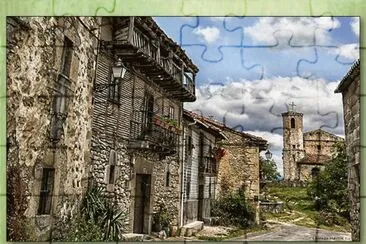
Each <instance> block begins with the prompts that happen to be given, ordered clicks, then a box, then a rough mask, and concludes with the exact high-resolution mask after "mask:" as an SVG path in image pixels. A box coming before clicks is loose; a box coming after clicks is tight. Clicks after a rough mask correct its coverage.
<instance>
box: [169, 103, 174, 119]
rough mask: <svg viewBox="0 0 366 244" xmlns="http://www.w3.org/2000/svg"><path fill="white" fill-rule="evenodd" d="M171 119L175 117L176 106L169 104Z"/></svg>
mask: <svg viewBox="0 0 366 244" xmlns="http://www.w3.org/2000/svg"><path fill="white" fill-rule="evenodd" d="M168 116H169V119H174V107H173V106H169V115H168Z"/></svg>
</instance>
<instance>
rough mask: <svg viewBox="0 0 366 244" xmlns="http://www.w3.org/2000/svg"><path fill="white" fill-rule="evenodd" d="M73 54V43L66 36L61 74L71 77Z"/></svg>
mask: <svg viewBox="0 0 366 244" xmlns="http://www.w3.org/2000/svg"><path fill="white" fill-rule="evenodd" d="M72 53H73V43H72V41H70V39H69V38H67V37H66V36H65V37H64V47H63V50H62V64H61V74H63V75H65V76H67V77H69V76H70V69H71V61H72Z"/></svg>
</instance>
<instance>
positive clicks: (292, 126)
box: [291, 118, 295, 128]
mask: <svg viewBox="0 0 366 244" xmlns="http://www.w3.org/2000/svg"><path fill="white" fill-rule="evenodd" d="M291 128H295V119H294V118H291Z"/></svg>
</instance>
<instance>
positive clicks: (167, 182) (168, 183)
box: [165, 165, 170, 186]
mask: <svg viewBox="0 0 366 244" xmlns="http://www.w3.org/2000/svg"><path fill="white" fill-rule="evenodd" d="M169 185H170V169H169V165H168V168H167V171H166V178H165V186H169Z"/></svg>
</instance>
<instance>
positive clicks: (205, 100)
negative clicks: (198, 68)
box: [184, 77, 344, 170]
mask: <svg viewBox="0 0 366 244" xmlns="http://www.w3.org/2000/svg"><path fill="white" fill-rule="evenodd" d="M338 83H339V81H336V82H328V81H325V80H323V79H318V80H310V79H304V78H301V77H275V78H272V79H263V80H255V81H247V80H241V81H236V82H231V83H227V84H222V85H219V84H216V85H206V86H201V87H199V88H198V89H197V90H196V96H197V100H196V101H195V102H194V103H185V104H184V107H185V108H186V109H188V110H192V111H196V112H198V113H202V114H203V115H205V116H209V115H212V116H214V117H215V119H216V120H218V121H220V122H225V124H226V125H227V126H229V127H232V128H236V129H239V130H243V131H245V132H248V133H250V134H253V135H257V136H260V137H262V138H264V139H266V140H267V141H268V142H269V145H270V150H271V151H272V152H273V155H274V159H275V161H276V162H277V164H278V166H279V165H280V164H282V143H283V142H282V140H283V139H282V116H281V113H283V112H286V111H287V106H288V104H289V103H291V102H292V101H293V102H294V103H295V104H296V107H295V110H296V111H299V112H301V113H303V114H304V131H309V130H314V129H319V128H323V129H324V130H326V131H329V132H331V133H334V134H338V135H341V134H343V133H344V129H343V105H342V96H341V94H334V90H335V89H336V87H337V85H338ZM324 126H325V127H324ZM331 127H334V128H331ZM281 167H282V166H281ZM281 170H282V169H281Z"/></svg>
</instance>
